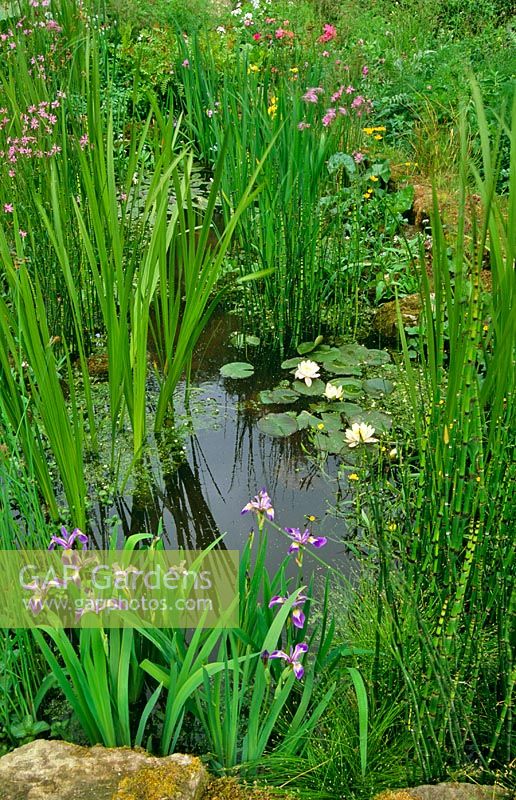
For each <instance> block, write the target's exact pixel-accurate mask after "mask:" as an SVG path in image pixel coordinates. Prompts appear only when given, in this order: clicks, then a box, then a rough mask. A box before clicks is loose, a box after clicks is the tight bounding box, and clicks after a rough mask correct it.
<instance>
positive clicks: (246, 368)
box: [220, 361, 254, 380]
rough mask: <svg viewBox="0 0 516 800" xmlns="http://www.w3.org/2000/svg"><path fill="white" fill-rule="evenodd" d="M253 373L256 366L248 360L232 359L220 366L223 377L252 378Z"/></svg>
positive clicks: (235, 378)
mask: <svg viewBox="0 0 516 800" xmlns="http://www.w3.org/2000/svg"><path fill="white" fill-rule="evenodd" d="M253 373H254V367H253V365H252V364H248V363H247V361H231V362H230V363H229V364H224V366H223V367H221V368H220V374H221V375H222V377H223V378H233V379H234V380H240V378H250V377H251V375H253Z"/></svg>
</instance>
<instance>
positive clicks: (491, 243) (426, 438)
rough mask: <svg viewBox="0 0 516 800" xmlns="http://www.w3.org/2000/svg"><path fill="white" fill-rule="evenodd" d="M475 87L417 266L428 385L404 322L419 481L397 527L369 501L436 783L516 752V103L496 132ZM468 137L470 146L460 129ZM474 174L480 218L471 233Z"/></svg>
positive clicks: (376, 501)
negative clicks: (501, 194)
mask: <svg viewBox="0 0 516 800" xmlns="http://www.w3.org/2000/svg"><path fill="white" fill-rule="evenodd" d="M473 97H474V102H475V107H476V113H477V118H478V125H479V130H480V133H481V144H482V163H481V164H471V163H469V162H468V160H467V156H466V151H465V144H463V152H462V176H461V198H460V210H459V227H458V231H457V236H456V239H455V241H454V242H453V247H452V256H451V258H450V255H449V250H448V243H447V241H446V239H445V236H444V233H443V228H442V223H441V221H440V219H439V213H438V209H437V203H436V202H435V203H434V215H433V220H432V232H433V253H432V255H433V258H432V264H433V287H431V286H430V284H429V281H428V278H427V276H426V271H425V270H424V269H422V271H421V275H422V297H423V302H424V323H423V329H422V330H423V332H422V335H421V340H420V350H421V357H422V364H421V366H422V380H421V382H420V380H419V374H418V371H417V370H416V369H415V368H414V366H413V365H412V364H411V361H410V359H409V354H408V349H407V346H406V341H405V337H404V332H403V330H402V331H401V333H402V339H403V345H404V366H405V370H406V374H407V387H408V392H409V396H410V400H411V403H412V412H413V415H414V424H415V429H416V439H415V442H414V445H415V448H416V450H415V453H414V455H413V456H411V457H410V461H412V463H413V465H414V469H415V477H414V476H413V475H411V474H410V470H409V468H408V467H409V465H408V463H406V464H405V467H404V468H403V467H402V468H401V470H400V480H401V484H402V488H401V502H402V503H403V505H404V506H405V510H404V512H403V516H404V524H405V527H404V530H403V535H402V536H401V537H398V535H397V534H394V536H392V535H387V534H386V527H385V521H384V517H383V509H382V506H381V500H380V496H379V495H375V493H374V492H373V493H372V497H373V502H372V506H371V508H372V513H373V518H374V524H373V527H374V530H375V532H376V535H377V537H378V546H379V552H380V558H381V575H380V590H381V595H380V596H379V603H380V605H379V611H378V615H379V618H381V616H382V614H385V613H386V614H387V615H388V616H389V618H390V619H391V620H392V625H393V631H394V637H393V642H392V656H393V658H394V660H395V662H396V663H397V668H398V670H399V676H400V679H401V681H402V683H403V685H404V687H405V692H406V699H407V703H408V708H409V715H410V726H411V730H412V731H413V741H414V746H415V748H416V753H417V756H418V759H419V762H420V764H421V766H422V769H423V771H424V775H425V777H426V778H428V779H432V778H438V777H441V776H443V775H444V774H445V773H446V770H447V769H448V768H451V767H454V768H464V767H466V766H467V764H468V763H469V762H470V760H471V758H474V759H475V760H476V761H477V763H478V764H479V765H481V766H482V767H483V768H485V769H488V768H489V769H493V768H495V767H496V766H497V765H499V764H503V763H504V762H505V763H508V762H509V761H510V758H511V752H512V747H513V730H512V712H511V706H512V697H513V691H514V684H515V679H516V670H515V666H514V661H513V653H512V645H511V639H512V636H513V632H514V610H515V598H516V595H515V580H514V575H515V572H514V548H513V537H512V534H511V531H512V528H513V522H514V514H515V511H516V509H515V505H514V498H513V495H512V493H511V486H512V485H513V484H514V478H515V474H516V470H515V463H514V402H513V399H514V387H515V361H514V342H515V337H514V334H515V324H516V320H515V317H514V313H513V311H512V310H511V309H512V307H513V305H514V299H515V292H516V276H515V274H514V258H515V254H516V238H515V237H516V215H515V210H516V102H515V103H514V105H513V111H512V125H511V128H510V129H504V128H502V127H501V128H500V131H499V135H498V137H495V140H494V142H493V141H491V140H490V137H489V132H488V127H487V123H486V120H485V113H484V108H483V105H482V101H481V97H480V93H479V90H478V88H477V86H476V85H475V84H473ZM462 134H463V137H462V138H463V143H465V141H466V130H465V127H464V125H463V130H462ZM502 136H508V137H509V138H510V141H511V178H510V185H509V194H508V197H507V198H506V200H505V199H503V198H502V199H501V198H498V197H497V196H496V194H495V188H496V183H497V169H498V153H499V146H500V139H501V137H502ZM470 177H472V178H473V179H474V181H475V183H476V188H477V192H478V193H479V194H480V197H481V200H482V217H481V219H479V220H473V224H472V229H471V233H467V231H466V230H465V219H466V202H467V193H468V190H469V186H470V183H469V178H470ZM486 250H487V251H488V253H489V262H490V266H491V274H492V283H493V289H492V292H491V293H490V294H488V295H486V294H485V293H483V291H482V283H481V280H482V278H481V270H482V267H483V262H484V258H485V252H486ZM432 289H433V291H432ZM384 603H386V606H385V607H384V608H383V611H382V607H383V606H384ZM414 648H416V650H415V655H414ZM378 657H379V659H380V658H381V657H382V656H381V655H380V654H379V656H378Z"/></svg>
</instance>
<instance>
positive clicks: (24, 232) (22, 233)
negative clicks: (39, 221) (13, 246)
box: [18, 228, 27, 239]
mask: <svg viewBox="0 0 516 800" xmlns="http://www.w3.org/2000/svg"><path fill="white" fill-rule="evenodd" d="M18 233H19V234H20V238H21V239H25V237H26V236H27V231H22V229H21V228H20V230H19V231H18Z"/></svg>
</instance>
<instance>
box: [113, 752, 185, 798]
mask: <svg viewBox="0 0 516 800" xmlns="http://www.w3.org/2000/svg"><path fill="white" fill-rule="evenodd" d="M200 770H201V765H200V762H199V760H198V759H196V758H194V759H192V761H191V763H190V764H189V765H188V766H185V765H183V764H170V763H169V764H167V765H164V766H160V767H144V768H143V769H139V770H138V771H137V772H134V773H133V774H132V775H129V776H127V777H126V778H123V779H122V780H121V781H120V783H119V785H118V789H117V791H116V792H115V794H114V795H113V798H112V800H181V798H182V797H184V791H185V785H186V784H188V783H190V782H191V781H192V779H194V778H195V776H196V775H197V774H198V773H199V771H200Z"/></svg>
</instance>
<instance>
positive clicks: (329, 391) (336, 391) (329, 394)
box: [324, 383, 344, 400]
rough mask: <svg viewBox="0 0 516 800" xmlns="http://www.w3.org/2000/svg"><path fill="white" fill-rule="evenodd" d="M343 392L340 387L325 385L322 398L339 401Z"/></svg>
mask: <svg viewBox="0 0 516 800" xmlns="http://www.w3.org/2000/svg"><path fill="white" fill-rule="evenodd" d="M343 391H344V390H343V388H342V386H334V385H333V383H327V384H326V389H325V390H324V396H325V398H326V399H327V400H340V398H341V397H342V392H343Z"/></svg>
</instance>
